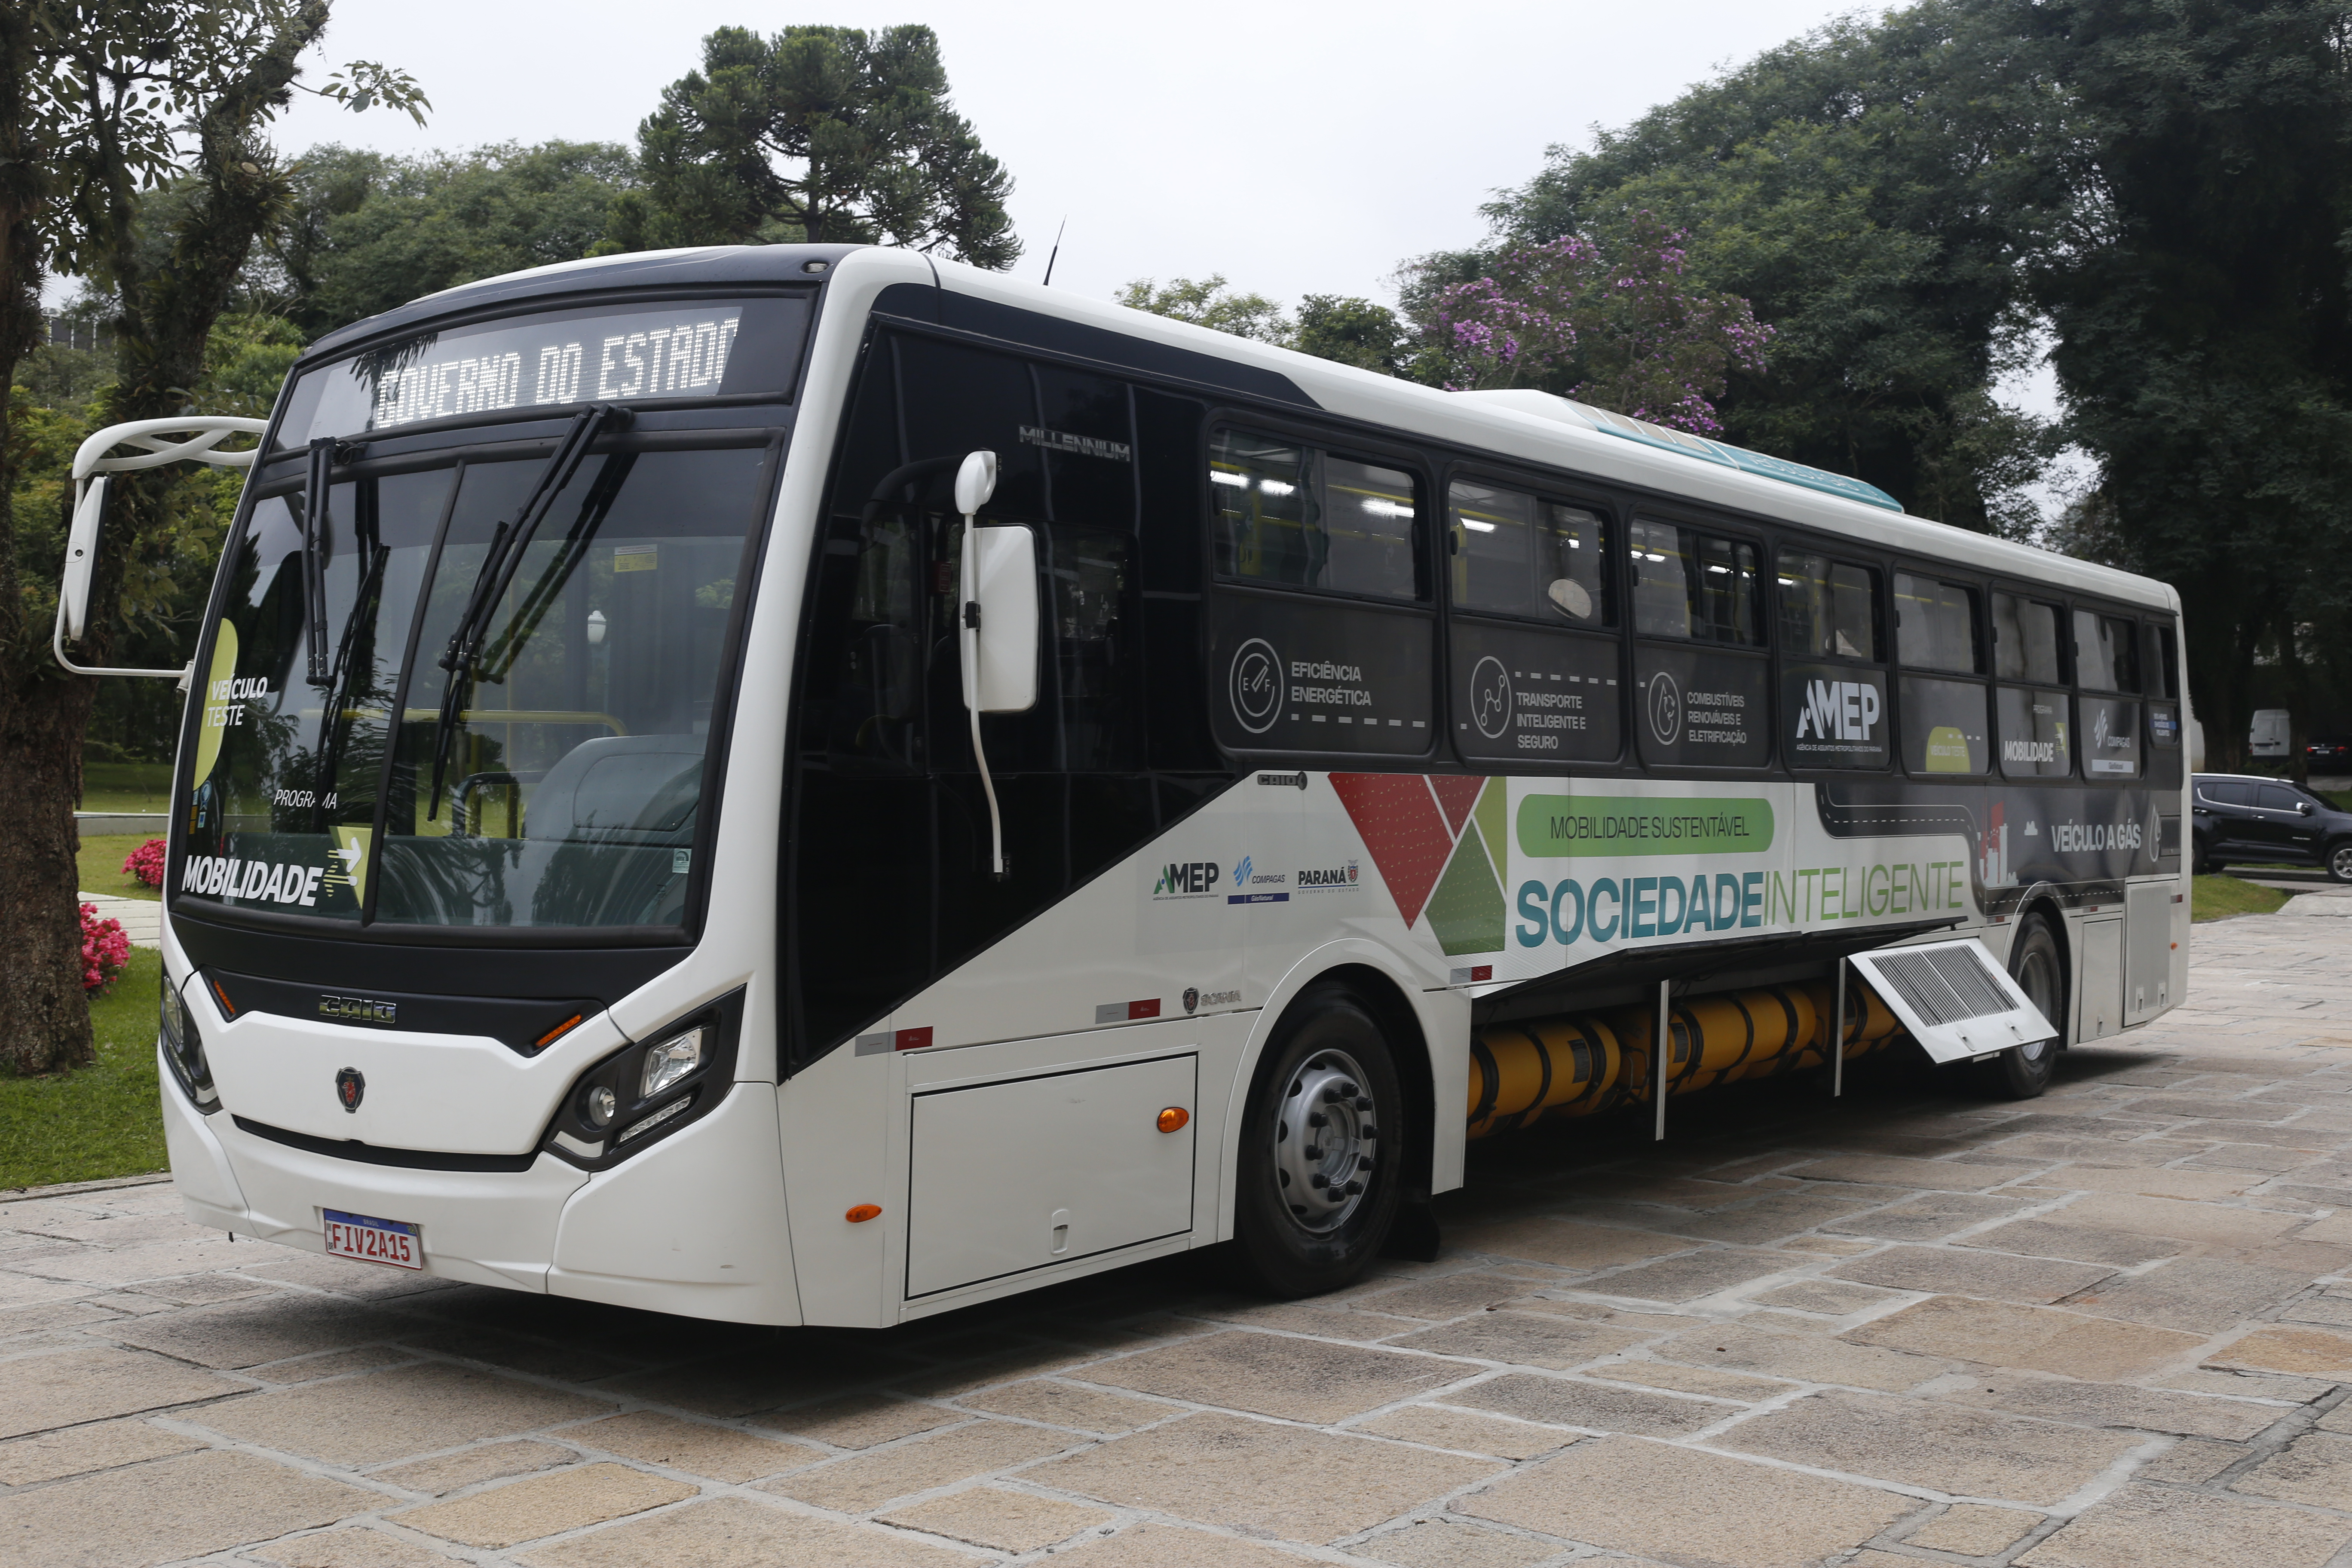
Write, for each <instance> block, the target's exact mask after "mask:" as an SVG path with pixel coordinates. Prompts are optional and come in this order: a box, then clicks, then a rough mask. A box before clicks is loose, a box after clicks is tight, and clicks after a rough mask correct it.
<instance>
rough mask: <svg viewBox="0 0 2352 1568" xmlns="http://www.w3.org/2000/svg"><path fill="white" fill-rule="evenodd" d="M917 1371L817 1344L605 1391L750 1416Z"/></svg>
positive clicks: (726, 1359) (621, 1381) (638, 1379)
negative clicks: (803, 1348)
mask: <svg viewBox="0 0 2352 1568" xmlns="http://www.w3.org/2000/svg"><path fill="white" fill-rule="evenodd" d="M917 1370H919V1368H918V1367H917V1366H916V1365H915V1363H912V1362H910V1361H909V1360H908V1359H907V1358H906V1357H904V1356H900V1355H894V1354H889V1353H887V1352H868V1353H866V1354H863V1355H861V1354H857V1353H856V1352H850V1351H847V1350H845V1349H843V1348H841V1347H839V1346H837V1345H824V1344H820V1345H819V1346H818V1347H817V1348H814V1349H813V1350H811V1351H808V1352H800V1353H795V1351H794V1349H793V1348H784V1347H779V1348H778V1349H776V1350H774V1351H773V1352H770V1353H768V1354H766V1355H763V1356H761V1358H759V1359H758V1360H756V1361H752V1362H750V1363H748V1364H747V1363H746V1358H744V1357H743V1356H740V1355H734V1354H730V1355H723V1356H713V1357H709V1358H708V1359H706V1360H703V1361H698V1362H694V1363H689V1364H688V1365H685V1366H677V1367H665V1368H663V1369H662V1370H660V1371H658V1372H647V1373H635V1374H633V1375H630V1376H627V1377H621V1378H615V1379H614V1380H613V1382H612V1384H611V1385H610V1386H611V1387H612V1389H613V1391H614V1393H616V1394H626V1395H628V1396H630V1397H632V1398H635V1399H642V1400H645V1401H646V1402H647V1403H649V1404H654V1405H675V1406H677V1408H678V1409H680V1410H689V1411H692V1412H693V1413H694V1414H695V1415H719V1416H729V1415H753V1414H756V1413H758V1412H760V1411H765V1410H774V1409H776V1408H778V1407H779V1406H782V1405H794V1404H801V1403H805V1402H807V1401H811V1400H817V1399H824V1398H828V1397H831V1396H834V1395H837V1394H845V1393H847V1392H848V1391H849V1390H851V1389H853V1388H858V1387H862V1386H865V1385H867V1384H883V1383H887V1382H888V1381H890V1380H891V1379H893V1378H896V1377H900V1376H903V1375H905V1374H907V1373H910V1372H914V1371H917ZM766 1425H772V1423H766Z"/></svg>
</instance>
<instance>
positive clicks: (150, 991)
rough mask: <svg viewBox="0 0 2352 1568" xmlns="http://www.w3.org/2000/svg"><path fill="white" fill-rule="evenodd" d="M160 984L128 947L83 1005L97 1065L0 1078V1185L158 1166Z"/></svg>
mask: <svg viewBox="0 0 2352 1568" xmlns="http://www.w3.org/2000/svg"><path fill="white" fill-rule="evenodd" d="M162 984H163V954H162V953H160V952H155V951H154V950H152V948H144V947H134V948H132V949H131V963H129V965H128V966H126V967H125V968H124V970H123V971H122V973H121V974H120V975H119V976H117V977H116V979H115V982H114V984H113V986H112V987H111V988H110V989H109V990H108V992H107V993H106V994H105V995H103V996H100V997H99V998H97V999H96V1000H94V1001H93V1002H91V1004H90V1007H89V1021H90V1027H91V1031H92V1033H94V1034H95V1035H96V1036H97V1037H98V1060H97V1061H95V1062H93V1063H92V1064H90V1065H89V1067H86V1068H80V1069H79V1071H75V1072H69V1073H59V1074H57V1075H55V1076H53V1077H49V1078H16V1077H13V1076H10V1075H8V1074H6V1073H5V1072H0V1187H30V1186H45V1185H47V1184H49V1183H52V1182H95V1181H98V1180H100V1179H101V1178H104V1177H107V1176H133V1175H137V1174H139V1173H142V1172H144V1171H160V1170H162V1169H163V1166H164V1164H165V1160H164V1155H163V1112H162V1110H161V1109H160V1108H159V1107H158V1105H157V1104H156V1100H155V1096H156V1093H157V1088H158V1086H157V1084H156V1082H155V995H156V992H157V990H158V989H159V988H160V987H161V986H162ZM170 1092H172V1093H173V1094H177V1093H178V1092H179V1090H178V1089H172V1090H171V1091H170Z"/></svg>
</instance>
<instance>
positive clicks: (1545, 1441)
mask: <svg viewBox="0 0 2352 1568" xmlns="http://www.w3.org/2000/svg"><path fill="white" fill-rule="evenodd" d="M1349 1431H1351V1432H1369V1433H1370V1434H1372V1435H1373V1436H1379V1437H1396V1438H1400V1439H1402V1441H1404V1442H1407V1443H1425V1444H1427V1445H1428V1446H1429V1447H1433V1448H1458V1449H1461V1450H1463V1451H1464V1452H1465V1453H1472V1454H1497V1455H1500V1456H1501V1457H1502V1458H1506V1459H1532V1458H1535V1457H1536V1456H1537V1455H1538V1454H1549V1453H1550V1452H1551V1451H1552V1450H1553V1449H1554V1448H1563V1447H1567V1446H1568V1445H1569V1444H1570V1443H1573V1442H1575V1441H1577V1436H1576V1434H1575V1433H1573V1432H1561V1431H1557V1430H1555V1429H1553V1428H1551V1427H1549V1426H1529V1425H1528V1424H1527V1423H1526V1422H1524V1421H1505V1420H1501V1419H1499V1418H1497V1417H1496V1416H1492V1415H1472V1414H1470V1412H1468V1411H1466V1410H1454V1409H1449V1408H1447V1407H1446V1406H1444V1405H1405V1406H1403V1407H1402V1408H1401V1409H1397V1410H1383V1411H1381V1413H1380V1414H1379V1415H1370V1416H1367V1417H1365V1418H1364V1419H1363V1420H1361V1421H1359V1422H1357V1423H1355V1425H1353V1426H1350V1427H1349Z"/></svg>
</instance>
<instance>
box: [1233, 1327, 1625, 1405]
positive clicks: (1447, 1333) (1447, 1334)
mask: <svg viewBox="0 0 2352 1568" xmlns="http://www.w3.org/2000/svg"><path fill="white" fill-rule="evenodd" d="M1645 1337H1647V1336H1645V1335H1643V1333H1641V1332H1640V1331H1636V1330H1632V1329H1620V1328H1614V1327H1612V1326H1610V1325H1608V1324H1606V1323H1594V1322H1587V1321H1580V1320H1578V1319H1574V1318H1565V1317H1558V1316H1554V1315H1551V1314H1549V1313H1541V1312H1481V1313H1480V1314H1478V1316H1476V1317H1475V1318H1465V1319H1463V1320H1462V1321H1460V1322H1458V1323H1446V1324H1443V1325H1441V1326H1439V1327H1437V1328H1434V1329H1423V1330H1422V1331H1419V1332H1418V1333H1412V1334H1404V1335H1401V1336H1400V1337H1398V1338H1396V1339H1393V1340H1391V1341H1389V1343H1391V1344H1392V1345H1399V1346H1403V1347H1405V1348H1408V1349H1412V1350H1423V1351H1429V1352H1433V1353H1435V1354H1439V1355H1457V1356H1475V1357H1477V1358H1478V1359H1479V1360H1481V1361H1499V1362H1507V1363H1511V1364H1513V1365H1516V1366H1543V1367H1551V1368H1553V1369H1555V1370H1564V1369H1566V1368H1568V1367H1571V1366H1581V1365H1582V1364H1583V1363H1586V1362H1589V1361H1592V1360H1595V1359H1597V1358H1599V1357H1601V1356H1605V1355H1614V1354H1616V1353H1617V1352H1619V1351H1622V1350H1623V1349H1625V1348H1626V1347H1627V1346H1629V1345H1637V1344H1640V1343H1641V1342H1642V1341H1643V1339H1644V1338H1645ZM1469 1371H1470V1369H1469V1368H1466V1367H1465V1368H1462V1369H1460V1370H1459V1371H1457V1372H1455V1373H1451V1374H1449V1375H1448V1376H1446V1377H1444V1379H1442V1380H1441V1381H1444V1382H1448V1383H1450V1382H1453V1381H1454V1378H1455V1377H1457V1376H1462V1375H1465V1374H1466V1373H1468V1372H1469ZM1209 1403H1220V1404H1231V1403H1233V1402H1232V1401H1230V1400H1222V1401H1213V1402H1209ZM1368 1403H1370V1404H1386V1403H1388V1401H1387V1400H1384V1399H1383V1400H1374V1401H1370V1402H1368ZM1243 1408H1244V1409H1249V1408H1255V1407H1254V1406H1249V1405H1244V1406H1243ZM1267 1414H1269V1415H1285V1414H1288V1413H1287V1412H1284V1411H1269V1412H1267ZM1310 1419H1311V1418H1310Z"/></svg>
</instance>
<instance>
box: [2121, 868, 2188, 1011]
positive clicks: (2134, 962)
mask: <svg viewBox="0 0 2352 1568" xmlns="http://www.w3.org/2000/svg"><path fill="white" fill-rule="evenodd" d="M2179 897H2180V893H2179V883H2177V882H2134V883H2133V884H2132V885H2131V886H2130V887H2128V888H2126V889H2124V927H2125V930H2124V944H2125V946H2124V953H2125V967H2124V1022H2125V1023H2126V1024H2144V1023H2146V1022H2147V1020H2148V1019H2150V1018H2153V1017H2155V1016H2157V1015H2158V1013H2161V1012H2163V1011H2164V1010H2165V1009H2166V1008H2168V1007H2169V1006H2171V1005H2172V906H2173V904H2174V902H2175V901H2176V900H2179Z"/></svg>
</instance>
